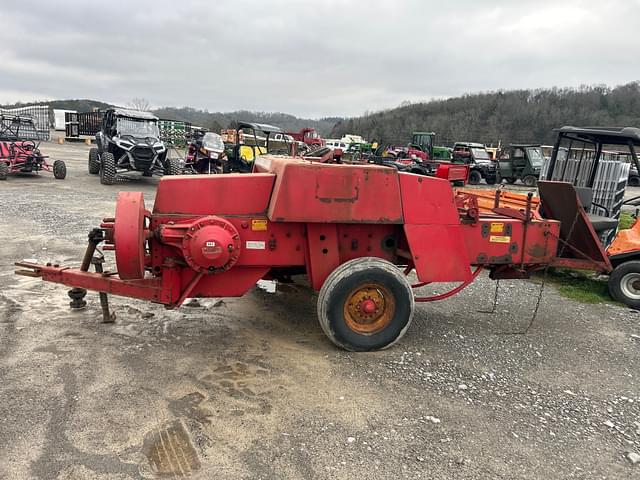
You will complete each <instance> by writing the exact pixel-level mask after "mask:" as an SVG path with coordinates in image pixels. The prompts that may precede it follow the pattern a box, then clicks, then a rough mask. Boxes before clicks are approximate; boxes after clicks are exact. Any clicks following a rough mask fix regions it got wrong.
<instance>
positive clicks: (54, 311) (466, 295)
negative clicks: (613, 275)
mask: <svg viewBox="0 0 640 480" xmlns="http://www.w3.org/2000/svg"><path fill="white" fill-rule="evenodd" d="M42 149H43V151H44V152H45V153H47V154H49V155H51V156H52V157H54V158H61V159H64V160H66V161H67V163H68V171H69V176H68V178H67V179H66V180H64V181H57V180H54V179H53V178H52V177H50V176H48V175H42V176H40V177H26V176H25V177H11V178H10V179H9V180H8V181H6V182H2V184H0V204H1V205H2V209H0V378H1V379H2V381H1V382H0V478H7V479H26V478H42V479H50V478H57V479H129V478H155V476H157V475H159V474H161V473H164V477H165V478H166V477H169V478H179V477H182V476H190V477H191V478H203V479H204V478H224V479H227V478H250V479H260V478H263V479H271V478H286V479H294V478H340V479H351V478H353V479H355V478H375V479H377V478H394V479H395V478H429V479H451V478H465V479H469V478H470V479H486V478H503V479H513V478H529V479H539V478H540V479H542V478H584V479H592V478H608V479H614V478H615V479H619V478H638V475H640V465H637V464H636V465H634V464H633V462H634V461H638V458H640V457H638V456H637V454H638V453H640V390H639V384H638V375H640V374H639V373H638V372H639V371H640V369H639V367H640V361H639V359H638V353H639V352H640V323H639V322H640V314H638V313H637V312H632V311H630V310H628V309H626V308H623V307H621V306H618V305H614V304H598V305H583V304H580V303H576V302H574V301H571V300H567V299H565V298H562V297H560V296H559V295H558V294H557V292H556V291H555V289H554V287H553V286H551V285H546V286H545V287H544V291H543V298H542V303H541V306H540V311H539V313H538V315H537V317H536V319H535V321H534V322H533V324H532V326H531V328H530V329H529V330H528V331H527V330H526V327H527V325H528V323H529V321H530V319H531V315H532V311H533V307H534V305H535V302H536V298H537V296H538V294H539V291H540V285H539V284H536V283H533V282H526V281H520V282H516V281H512V282H507V281H504V282H501V289H500V292H499V301H498V306H497V309H496V312H495V313H493V314H488V313H483V312H482V311H483V310H486V309H488V308H489V307H490V304H491V298H492V295H493V286H494V283H493V282H491V281H490V280H489V279H488V278H486V277H481V278H480V279H479V280H478V281H477V282H476V283H475V284H473V285H472V286H471V287H469V288H468V289H467V290H465V291H463V292H462V293H461V294H459V295H457V296H456V297H454V298H452V299H449V300H445V301H443V302H439V303H435V304H427V305H421V306H418V307H417V311H416V315H415V317H414V323H413V325H412V327H411V328H410V329H409V331H408V333H407V334H406V336H405V337H404V338H403V340H401V341H400V342H399V343H398V344H396V345H395V346H394V347H393V348H391V349H389V350H386V351H383V352H375V353H367V354H354V353H348V352H344V351H341V350H338V349H336V348H334V347H333V346H332V344H330V343H329V342H328V341H327V340H326V339H325V337H324V335H323V333H322V331H321V329H320V327H319V325H318V324H317V320H316V315H315V300H316V294H315V293H314V292H312V291H311V290H309V289H308V288H307V287H306V286H304V285H297V284H296V285H293V286H288V287H287V288H286V289H283V290H280V291H279V292H278V293H276V294H268V293H266V292H264V291H262V290H259V289H255V290H253V291H252V292H250V293H249V294H248V295H246V296H244V297H243V298H238V299H225V300H222V301H221V300H216V299H207V300H202V301H200V302H199V305H195V306H192V307H184V308H181V309H179V310H177V311H165V310H164V309H163V308H161V307H159V306H157V305H152V304H148V303H144V302H140V301H136V300H131V299H123V298H115V297H114V298H112V306H113V308H114V310H115V311H116V314H117V316H118V319H117V323H115V324H114V325H104V324H100V323H98V320H99V318H100V309H99V303H98V302H97V297H96V295H95V294H93V295H91V294H90V295H89V296H88V299H89V300H90V305H89V307H88V308H87V309H86V310H84V311H81V312H71V311H70V310H69V309H68V298H67V297H66V292H65V288H64V287H62V286H59V285H55V284H47V283H44V282H42V281H40V280H39V279H33V278H27V277H18V276H15V275H14V274H13V266H12V263H13V262H14V261H16V260H20V259H23V258H35V259H37V260H39V261H47V260H53V261H59V262H61V263H71V264H76V265H77V264H78V262H79V260H80V258H81V255H82V253H83V251H84V246H85V245H84V243H85V241H86V234H87V232H88V230H89V229H90V228H91V227H93V226H96V225H97V224H98V223H99V222H100V220H101V218H102V217H103V216H109V215H112V212H113V208H114V200H115V195H116V192H117V191H118V190H122V189H127V190H141V191H143V192H144V194H145V197H146V201H147V205H148V206H150V205H151V204H152V201H153V196H154V190H155V187H156V185H157V180H155V179H151V180H150V179H145V180H143V181H140V182H129V183H125V184H122V185H118V186H114V187H106V186H102V185H100V183H99V181H98V179H97V178H96V177H93V176H89V175H88V173H87V171H86V158H87V151H88V147H87V146H85V145H82V144H66V145H56V144H53V143H51V144H45V145H43V147H42ZM427 290H432V289H429V288H427Z"/></svg>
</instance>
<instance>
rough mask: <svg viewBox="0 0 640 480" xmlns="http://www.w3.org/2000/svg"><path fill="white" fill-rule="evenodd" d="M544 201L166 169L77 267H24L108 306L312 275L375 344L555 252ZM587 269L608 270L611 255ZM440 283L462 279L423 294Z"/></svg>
mask: <svg viewBox="0 0 640 480" xmlns="http://www.w3.org/2000/svg"><path fill="white" fill-rule="evenodd" d="M543 203H544V199H543ZM534 207H535V205H534V204H533V203H532V201H531V197H529V199H528V201H527V202H525V205H524V208H512V207H509V206H504V205H501V203H500V201H499V198H498V196H496V201H495V205H494V206H493V207H492V208H490V209H480V208H479V206H478V199H477V198H476V197H475V196H474V195H473V194H471V193H465V192H458V193H455V192H454V190H452V188H451V185H450V183H449V182H448V181H446V180H442V179H438V178H431V177H425V176H419V175H414V174H409V173H401V172H398V171H397V170H395V169H391V168H387V167H384V166H379V165H337V164H323V163H316V162H312V161H308V160H304V159H300V158H292V157H284V156H269V155H265V156H262V157H259V158H258V159H257V160H256V162H255V167H254V171H253V173H251V174H249V175H242V174H229V175H224V176H223V175H213V176H175V177H167V178H163V179H162V180H161V181H160V183H159V186H158V192H157V196H156V200H155V204H154V206H153V210H152V211H148V210H146V208H145V205H144V200H143V196H142V194H141V193H135V192H121V193H120V194H119V195H118V200H117V204H116V212H115V216H114V217H113V218H106V219H104V221H103V223H102V224H101V226H100V228H97V229H94V230H93V231H92V232H91V233H90V235H89V247H88V249H87V252H86V253H85V257H84V261H83V263H82V266H81V268H79V269H74V268H67V267H62V266H57V265H50V264H47V265H37V264H32V263H17V264H16V265H18V266H20V267H22V268H23V270H18V271H17V273H22V274H27V275H31V276H40V277H42V278H43V279H44V280H47V281H53V282H58V283H63V284H65V285H68V286H70V287H73V288H72V290H71V292H70V296H72V298H73V301H72V304H73V303H74V302H75V303H76V305H77V304H78V303H82V302H84V300H83V297H84V294H85V293H86V290H95V291H98V292H101V300H102V303H103V310H104V311H105V315H107V314H108V305H106V295H104V294H107V293H112V294H116V295H122V296H127V297H132V298H139V299H144V300H149V301H152V302H155V303H161V304H164V305H166V306H167V307H169V308H174V307H178V306H180V305H181V304H182V303H183V302H184V301H185V300H186V299H187V298H192V297H237V296H241V295H243V294H244V293H245V292H247V291H248V290H249V289H251V288H252V287H253V286H254V285H255V284H256V282H257V281H258V280H260V279H276V280H281V281H290V280H291V278H292V277H294V276H296V275H302V274H305V275H306V276H307V277H308V280H309V284H310V285H311V287H312V288H313V289H315V290H317V291H319V295H318V302H317V311H318V319H319V322H320V325H321V326H322V328H323V330H324V332H325V333H326V334H327V336H328V337H329V338H330V339H331V341H333V342H334V343H335V344H336V345H338V346H340V347H342V348H345V349H348V350H358V351H361V350H376V349H381V348H386V347H388V346H390V345H392V344H393V343H394V342H396V341H397V340H398V339H400V338H401V337H402V335H403V334H404V333H405V331H406V330H407V328H408V327H409V324H410V322H411V318H412V316H413V311H414V306H415V303H416V302H427V301H433V300H440V299H443V298H447V297H450V296H451V295H453V294H455V293H457V292H459V291H460V290H462V289H463V288H464V287H465V286H467V285H468V284H469V283H471V282H472V281H473V280H474V279H475V278H476V277H477V275H478V274H479V273H480V271H481V270H483V269H487V270H489V271H490V274H491V277H492V278H496V279H497V278H528V277H529V275H530V274H531V272H533V271H535V270H539V269H542V268H545V267H547V266H549V265H553V264H554V263H555V262H557V261H558V256H557V255H558V252H559V244H560V243H561V242H565V240H563V238H562V235H563V232H562V227H561V222H560V221H559V220H558V219H554V218H544V217H543V216H542V215H541V212H540V209H536V208H534ZM565 210H566V209H565ZM579 210H580V208H579V207H578V204H577V200H576V204H575V211H576V212H579ZM594 242H597V239H596V238H594ZM100 244H103V250H115V267H116V269H115V271H111V270H105V271H104V272H103V271H102V269H103V268H102V264H101V262H95V261H94V263H98V264H99V268H98V269H97V270H98V271H96V272H89V266H90V264H91V259H92V258H93V256H94V252H95V250H96V247H97V246H98V245H100ZM563 250H564V249H563ZM576 260H580V261H582V260H581V259H576ZM562 261H563V262H565V264H566V262H567V261H569V262H571V259H570V258H569V259H567V258H563V259H562ZM590 266H591V268H592V269H596V270H602V271H606V270H607V269H608V268H610V265H608V261H607V260H606V256H605V257H604V258H596V259H595V260H593V261H592V262H591V264H590ZM25 269H26V270H25ZM413 271H415V275H416V277H417V283H415V284H411V282H410V281H409V276H408V275H409V274H410V273H411V272H413ZM438 282H458V283H459V286H457V287H456V288H454V289H452V290H450V291H449V292H447V293H444V294H440V295H436V296H434V297H416V296H415V295H414V289H415V288H419V287H422V286H424V285H427V284H430V283H438ZM105 307H106V308H105Z"/></svg>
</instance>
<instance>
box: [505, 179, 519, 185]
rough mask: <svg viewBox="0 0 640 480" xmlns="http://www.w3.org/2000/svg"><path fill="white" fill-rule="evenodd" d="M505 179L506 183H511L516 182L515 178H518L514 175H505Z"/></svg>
mask: <svg viewBox="0 0 640 480" xmlns="http://www.w3.org/2000/svg"><path fill="white" fill-rule="evenodd" d="M505 180H506V181H507V183H508V184H510V185H513V184H514V183H516V180H518V179H517V178H515V177H507V178H505Z"/></svg>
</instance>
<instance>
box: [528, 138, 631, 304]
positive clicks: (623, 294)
mask: <svg viewBox="0 0 640 480" xmlns="http://www.w3.org/2000/svg"><path fill="white" fill-rule="evenodd" d="M607 146H609V147H617V148H624V149H628V153H629V155H630V157H631V160H632V165H633V166H634V167H635V168H636V169H637V170H638V171H640V163H638V155H637V150H636V149H637V147H640V129H639V128H633V127H626V128H577V127H570V126H567V127H562V128H560V129H559V130H558V138H557V140H556V143H555V146H554V150H553V153H552V155H551V159H550V163H549V166H548V168H547V173H546V178H562V179H564V180H565V181H566V182H567V183H564V185H565V187H564V188H565V190H567V191H569V190H571V191H572V192H573V191H575V192H577V195H578V198H579V202H580V205H581V207H582V208H580V212H581V213H582V215H581V217H580V218H578V217H576V216H575V215H574V213H573V212H572V211H571V208H570V207H568V206H566V205H563V203H562V202H559V203H558V204H557V205H556V206H554V207H553V210H551V209H550V208H549V207H548V206H544V205H543V208H544V209H545V211H546V212H547V213H552V214H553V215H554V216H556V217H558V218H562V219H564V223H565V225H568V226H565V227H564V228H565V229H569V228H572V229H573V228H574V226H575V235H579V234H582V235H585V236H592V235H594V234H595V235H597V236H598V237H599V238H603V239H605V243H604V244H603V243H601V242H599V244H598V247H599V250H600V251H602V252H605V251H606V255H607V260H608V262H610V265H611V266H610V268H609V269H608V270H607V273H610V276H609V292H610V293H611V296H612V297H613V298H614V299H616V300H618V301H620V302H622V303H624V304H625V305H628V306H629V307H631V308H635V309H640V221H639V220H638V219H637V218H636V220H635V223H634V224H633V226H632V227H631V228H630V229H628V230H619V231H617V233H616V234H615V235H605V233H606V232H608V231H615V230H616V229H617V228H618V223H619V216H620V210H621V208H622V206H623V205H627V206H630V207H638V206H640V196H636V197H634V198H630V199H628V200H626V201H625V200H624V184H625V180H626V179H625V178H623V179H622V188H619V186H620V179H619V178H612V177H611V176H610V175H608V172H609V171H613V169H612V164H613V165H615V163H619V162H626V156H625V155H614V156H608V161H607V163H609V165H603V167H604V168H600V166H601V163H604V161H603V157H604V155H603V151H604V149H605V147H607ZM586 150H591V151H592V152H593V153H594V154H593V155H585V154H584V152H585V151H586ZM559 152H560V153H559ZM561 157H562V158H561ZM567 158H568V159H569V161H567ZM614 173H615V171H614ZM616 176H617V175H616ZM548 183H560V182H542V181H541V182H539V184H538V186H539V189H540V195H541V197H543V198H544V195H545V194H546V193H548V192H547V186H546V185H547V184H548ZM616 184H617V185H616ZM574 185H575V187H574ZM596 193H599V195H598V197H601V198H603V199H605V200H608V204H609V206H607V205H603V204H602V203H596V202H595V201H594V198H596ZM566 195H567V196H569V193H566ZM601 202H602V201H601ZM609 239H612V241H609ZM574 254H575V255H576V256H580V257H583V258H584V259H585V261H590V260H591V259H592V258H591V256H590V255H589V253H588V251H586V250H585V249H584V248H580V247H578V248H576V249H575V251H574Z"/></svg>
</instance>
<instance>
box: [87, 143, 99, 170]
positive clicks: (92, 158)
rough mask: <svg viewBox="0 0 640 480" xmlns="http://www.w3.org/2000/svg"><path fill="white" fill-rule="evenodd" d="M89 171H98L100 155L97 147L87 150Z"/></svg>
mask: <svg viewBox="0 0 640 480" xmlns="http://www.w3.org/2000/svg"><path fill="white" fill-rule="evenodd" d="M89 173H90V174H91V175H97V174H98V173H100V155H99V153H98V149H97V148H92V149H91V150H89Z"/></svg>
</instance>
